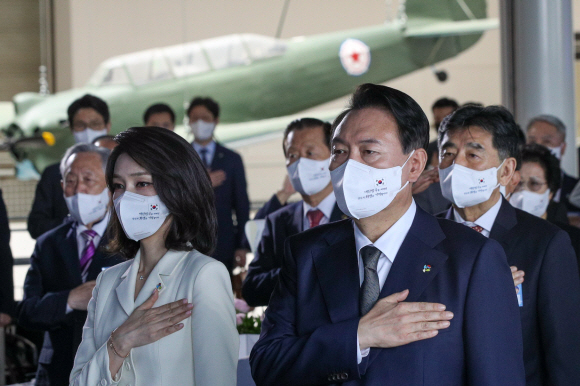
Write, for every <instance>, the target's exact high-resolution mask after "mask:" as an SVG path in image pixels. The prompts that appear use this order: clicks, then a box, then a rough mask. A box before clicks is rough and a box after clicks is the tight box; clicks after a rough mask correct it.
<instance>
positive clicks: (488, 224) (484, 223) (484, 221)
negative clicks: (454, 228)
mask: <svg viewBox="0 0 580 386" xmlns="http://www.w3.org/2000/svg"><path fill="white" fill-rule="evenodd" d="M501 202H502V199H501V197H500V198H499V200H497V202H496V203H495V204H494V206H492V207H491V208H489V210H488V211H487V212H485V213H484V214H483V216H481V217H480V218H478V219H477V220H475V222H471V221H465V220H464V219H463V217H461V215H460V214H459V212H458V211H457V210H455V208H453V217H454V219H455V222H458V223H460V224H463V225H467V226H468V227H470V228H471V227H474V226H476V225H479V226H480V227H482V228H483V231H481V234H482V235H484V236H485V237H489V233H490V232H491V228H492V227H493V223H494V222H495V218H496V217H497V214H498V213H499V208H501Z"/></svg>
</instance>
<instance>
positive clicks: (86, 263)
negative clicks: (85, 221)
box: [80, 229, 97, 283]
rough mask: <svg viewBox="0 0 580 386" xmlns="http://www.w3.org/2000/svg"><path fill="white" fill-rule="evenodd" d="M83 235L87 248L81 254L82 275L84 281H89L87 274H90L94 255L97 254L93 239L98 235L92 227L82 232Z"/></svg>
mask: <svg viewBox="0 0 580 386" xmlns="http://www.w3.org/2000/svg"><path fill="white" fill-rule="evenodd" d="M81 235H82V236H83V238H84V239H85V240H86V242H85V248H84V249H83V253H82V254H81V261H80V264H81V277H82V278H83V283H84V282H86V281H87V276H88V274H89V267H90V266H91V262H92V261H93V256H94V254H95V250H96V248H95V243H94V242H93V239H94V238H95V236H96V235H97V232H95V231H94V230H92V229H87V230H86V231H83V232H81Z"/></svg>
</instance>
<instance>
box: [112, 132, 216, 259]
mask: <svg viewBox="0 0 580 386" xmlns="http://www.w3.org/2000/svg"><path fill="white" fill-rule="evenodd" d="M115 141H117V143H118V144H119V145H118V146H117V147H116V148H115V149H114V150H113V152H112V153H111V156H110V157H109V162H108V164H107V171H106V179H107V185H108V187H109V190H110V191H111V194H112V193H114V188H113V173H114V171H115V163H116V162H117V159H118V158H119V156H120V155H121V154H127V155H128V156H129V157H131V158H132V159H133V160H134V161H135V162H137V163H138V164H139V165H141V166H142V167H143V168H145V169H146V170H147V171H148V172H149V173H151V177H152V179H153V186H154V187H155V191H156V192H157V194H158V195H159V197H160V199H161V201H162V202H163V203H164V204H165V205H166V206H167V208H168V209H169V212H170V216H171V226H170V228H169V231H168V233H167V238H166V240H165V247H166V248H167V249H173V250H178V251H190V250H192V249H196V250H197V251H199V252H201V253H203V254H206V255H209V254H211V253H212V252H213V250H214V248H215V244H216V237H217V218H216V211H215V199H214V193H213V188H212V186H211V182H210V179H209V175H208V172H207V170H206V168H205V167H204V166H203V163H202V162H201V159H200V158H199V156H198V155H197V152H196V151H195V150H194V149H193V146H191V145H190V144H189V143H188V142H187V141H186V140H185V139H183V138H182V137H180V136H179V135H177V134H175V133H174V132H172V131H170V130H165V129H161V128H158V127H132V128H130V129H128V130H126V131H124V132H122V133H120V134H118V135H117V136H116V137H115ZM109 237H110V242H109V248H108V249H109V252H111V253H121V254H122V255H124V256H125V257H127V258H133V257H135V254H136V253H137V251H138V250H139V242H137V241H134V240H131V239H129V238H128V237H127V236H126V235H125V232H124V231H123V228H122V226H121V223H120V222H119V219H118V218H117V216H112V218H111V224H110V227H109Z"/></svg>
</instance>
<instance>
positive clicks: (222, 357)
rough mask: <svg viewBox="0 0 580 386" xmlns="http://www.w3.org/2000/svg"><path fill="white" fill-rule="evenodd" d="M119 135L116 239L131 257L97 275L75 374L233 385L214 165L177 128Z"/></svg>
mask: <svg viewBox="0 0 580 386" xmlns="http://www.w3.org/2000/svg"><path fill="white" fill-rule="evenodd" d="M116 140H117V142H118V143H119V146H117V147H116V148H115V150H114V151H113V153H112V154H111V158H110V159H109V163H108V165H107V173H106V178H107V185H108V186H109V189H110V191H111V193H112V195H113V202H114V208H115V214H116V215H115V216H113V218H112V220H111V225H110V229H109V231H110V234H111V239H112V241H111V243H110V244H109V249H110V251H114V252H120V253H122V254H123V255H124V256H125V257H127V258H128V259H130V260H129V261H127V262H126V263H123V264H120V265H118V266H116V267H114V268H111V269H108V270H106V271H104V272H103V273H102V274H101V275H100V276H99V278H98V279H97V285H96V287H95V289H94V291H93V299H92V300H91V301H90V303H89V306H88V313H89V315H88V318H87V322H86V324H85V328H84V331H83V341H82V343H81V345H80V347H79V350H78V352H77V355H76V358H75V366H74V368H73V371H72V374H71V378H70V383H71V385H94V384H107V385H109V384H112V383H114V382H118V383H115V384H119V385H134V386H139V385H235V383H236V367H237V359H238V346H239V337H238V334H237V331H236V319H235V310H234V305H233V296H232V291H231V284H230V279H229V275H228V271H227V269H226V268H225V267H224V265H223V264H222V263H220V262H217V261H215V260H214V259H212V258H210V257H208V256H206V255H208V254H210V253H211V251H212V250H213V248H214V247H215V240H216V236H215V234H216V217H215V209H214V197H213V192H212V188H211V183H210V180H209V177H208V174H207V171H206V170H205V168H204V166H203V164H202V162H201V160H200V159H199V157H198V156H197V154H196V152H195V150H194V149H193V148H192V147H191V146H190V145H189V144H188V143H187V142H186V141H185V140H183V139H182V138H181V137H180V136H178V135H177V134H175V133H173V132H171V131H169V130H164V129H160V128H131V129H128V130H127V131H125V132H123V133H121V134H119V135H118V136H117V137H116ZM176 160H178V161H179V162H176Z"/></svg>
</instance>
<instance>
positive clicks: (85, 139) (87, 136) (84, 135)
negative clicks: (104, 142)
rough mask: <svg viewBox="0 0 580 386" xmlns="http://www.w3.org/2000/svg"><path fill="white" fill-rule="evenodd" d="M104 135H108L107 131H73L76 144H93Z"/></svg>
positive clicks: (89, 129) (87, 129)
mask: <svg viewBox="0 0 580 386" xmlns="http://www.w3.org/2000/svg"><path fill="white" fill-rule="evenodd" d="M103 135H107V129H103V130H93V129H91V128H90V127H87V128H86V129H84V130H83V131H73V137H74V138H75V143H92V142H93V140H94V139H95V138H99V137H102V136H103Z"/></svg>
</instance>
